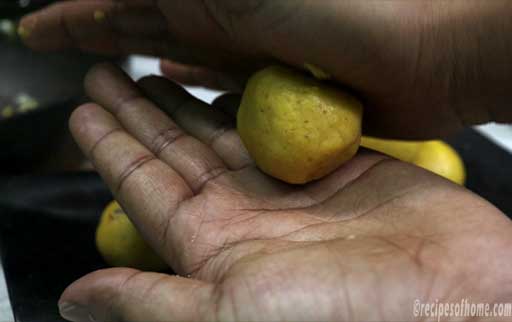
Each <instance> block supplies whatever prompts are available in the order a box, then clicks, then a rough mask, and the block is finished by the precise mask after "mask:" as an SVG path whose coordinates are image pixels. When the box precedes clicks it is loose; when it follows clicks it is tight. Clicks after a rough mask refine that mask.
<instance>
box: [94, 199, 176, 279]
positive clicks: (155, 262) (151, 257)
mask: <svg viewBox="0 0 512 322" xmlns="http://www.w3.org/2000/svg"><path fill="white" fill-rule="evenodd" d="M96 247H97V248H98V251H99V252H100V254H101V256H102V257H103V258H104V259H105V262H107V264H109V265H110V266H119V267H132V268H137V269H140V270H145V271H161V270H165V269H167V268H169V266H168V265H167V264H166V263H165V262H164V261H163V260H162V259H161V258H160V257H159V256H158V255H157V254H156V253H155V252H154V251H153V249H152V248H151V247H150V246H149V245H148V244H147V243H146V242H145V241H144V239H142V236H141V235H140V234H139V232H138V231H137V229H136V228H135V226H134V225H133V224H132V222H131V221H130V218H128V216H127V215H126V213H125V212H124V211H123V209H122V208H121V206H120V205H119V204H118V203H117V202H116V201H112V202H111V203H110V204H109V205H108V206H107V207H106V208H105V210H104V211H103V213H102V215H101V219H100V222H99V224H98V228H97V229H96Z"/></svg>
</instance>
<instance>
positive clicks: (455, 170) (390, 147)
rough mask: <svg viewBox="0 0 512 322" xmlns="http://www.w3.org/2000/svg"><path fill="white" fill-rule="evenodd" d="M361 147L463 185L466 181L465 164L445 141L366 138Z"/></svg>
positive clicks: (363, 139) (362, 140)
mask: <svg viewBox="0 0 512 322" xmlns="http://www.w3.org/2000/svg"><path fill="white" fill-rule="evenodd" d="M361 146H364V147H366V148H369V149H372V150H375V151H379V152H382V153H384V154H387V155H389V156H392V157H394V158H397V159H399V160H402V161H405V162H410V163H413V164H415V165H417V166H419V167H422V168H424V169H427V170H429V171H432V172H434V173H436V174H438V175H440V176H442V177H445V178H447V179H449V180H451V181H453V182H455V183H458V184H461V185H463V184H464V182H465V180H466V170H465V167H464V162H463V161H462V159H461V157H460V156H459V154H458V153H457V152H456V151H455V150H454V149H453V148H452V147H451V146H449V145H448V144H446V143H444V142H443V141H438V140H433V141H400V140H386V139H379V138H374V137H366V136H364V137H363V138H362V139H361Z"/></svg>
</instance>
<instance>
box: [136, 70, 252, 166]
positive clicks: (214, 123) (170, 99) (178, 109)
mask: <svg viewBox="0 0 512 322" xmlns="http://www.w3.org/2000/svg"><path fill="white" fill-rule="evenodd" d="M139 85H140V86H141V88H142V89H143V91H144V92H145V93H146V94H147V95H148V96H149V97H150V98H151V99H152V100H153V101H154V102H155V103H156V104H157V105H158V106H159V107H160V108H162V109H164V110H165V111H166V112H167V113H169V115H171V117H172V118H173V119H174V120H175V121H176V123H178V124H179V125H180V127H181V128H183V129H184V130H185V131H187V132H188V133H190V134H191V135H193V136H194V137H197V138H198V139H199V140H201V141H202V142H203V143H205V144H207V145H208V146H210V147H211V148H212V149H213V150H214V151H215V152H216V153H217V154H218V155H219V157H220V158H222V160H223V161H224V162H225V163H226V165H227V166H228V168H230V169H232V170H238V169H241V168H244V167H246V166H248V165H250V164H252V160H251V158H250V157H249V154H248V152H247V150H246V149H245V147H244V145H243V143H242V141H241V139H240V136H239V135H238V133H237V132H236V130H235V128H234V127H235V124H234V123H235V122H234V119H233V118H232V117H230V116H228V115H227V114H225V113H223V112H222V111H220V110H216V109H213V108H211V107H209V106H208V105H207V104H206V103H204V102H202V101H200V100H197V99H195V98H194V97H192V96H190V95H189V94H187V93H185V92H184V91H183V90H181V89H180V88H178V87H177V86H176V85H175V84H173V83H172V82H170V81H169V80H166V79H164V78H158V77H150V78H145V79H142V80H141V81H140V84H139Z"/></svg>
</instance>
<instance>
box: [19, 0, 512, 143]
mask: <svg viewBox="0 0 512 322" xmlns="http://www.w3.org/2000/svg"><path fill="white" fill-rule="evenodd" d="M97 10H102V11H103V12H105V14H106V15H105V19H104V20H103V21H99V22H98V21H96V20H95V19H94V12H95V11H97ZM511 11H512V3H511V2H510V1H508V0H493V1H484V0H452V1H441V0H433V1H424V0H411V1H402V0H390V1H381V0H365V1H360V0H344V1H339V0H322V1H314V0H302V1H299V0H297V1H295V0H293V1H292V0H290V1H270V0H253V1H238V0H226V1H212V0H186V1H167V0H160V1H152V0H151V1H150V0H136V1H127V0H126V1H118V0H115V1H114V0H106V1H104V0H72V1H65V2H62V3H59V4H56V5H53V6H51V7H49V8H47V9H44V10H42V11H39V12H37V13H34V14H32V15H30V16H28V17H25V18H24V19H23V21H22V25H23V26H24V28H25V29H27V30H29V31H30V32H29V35H28V37H27V38H26V39H25V41H26V43H27V44H28V45H29V46H30V47H32V48H35V49H39V50H57V49H63V48H68V47H78V48H81V49H84V50H88V51H93V52H103V53H111V54H127V53H144V54H150V55H155V56H159V57H164V58H170V59H173V61H174V62H175V63H188V64H192V66H191V67H190V68H192V69H193V71H188V70H186V69H183V68H180V67H179V66H178V67H176V66H174V67H170V68H165V67H164V71H165V70H167V74H168V75H170V76H171V77H172V78H175V79H178V80H182V81H185V82H186V83H190V82H192V83H197V76H198V74H199V75H201V74H202V77H201V78H203V79H205V81H204V83H206V85H209V86H214V87H227V88H230V89H232V88H233V86H231V85H232V84H229V82H227V83H228V84H219V82H218V80H219V79H223V78H225V75H226V73H228V74H229V73H230V74H231V75H232V76H235V77H234V78H235V79H237V80H240V79H243V77H244V76H246V75H247V74H248V73H250V72H251V71H254V70H255V69H257V68H259V67H261V66H263V65H266V64H268V63H269V62H271V61H275V60H278V61H281V62H284V63H287V64H290V65H294V66H296V67H299V68H301V67H302V66H303V64H304V63H305V62H308V63H311V64H315V65H317V66H319V67H321V68H322V69H324V70H326V71H328V72H329V73H330V74H332V75H333V77H334V79H335V81H336V82H337V83H339V84H343V86H348V87H350V88H352V89H353V90H354V91H355V92H356V93H357V94H358V95H359V97H361V98H362V99H363V100H364V101H365V102H364V103H365V106H366V116H365V117H366V119H365V125H366V126H367V129H366V130H367V131H368V133H369V134H377V135H383V136H392V137H401V138H433V137H439V136H444V135H448V134H450V133H453V132H454V131H457V130H459V129H461V128H462V127H463V126H465V125H468V124H476V123H483V122H487V121H502V122H507V121H512V109H510V108H509V106H508V105H509V102H510V101H511V100H512V97H511V95H512V94H511V93H512V81H511V75H512V65H511V64H510V63H509V60H510V58H509V57H511V54H512V53H511V51H512V50H511V48H512V46H511V44H510V42H511V40H510V37H507V35H508V34H510V32H511V31H512V20H510V19H509V18H508V17H509V16H510V14H508V13H510V12H511ZM165 64H166V63H164V65H165ZM197 65H201V66H207V67H209V68H211V69H213V70H215V71H214V72H212V73H213V76H208V77H207V76H205V75H204V71H203V70H198V69H197V68H198V67H197ZM233 71H236V73H237V74H236V75H233ZM173 74H174V75H173ZM240 74H242V75H240ZM220 75H222V76H220ZM208 78H209V79H208ZM204 83H203V84H204ZM221 83H223V82H222V81H221Z"/></svg>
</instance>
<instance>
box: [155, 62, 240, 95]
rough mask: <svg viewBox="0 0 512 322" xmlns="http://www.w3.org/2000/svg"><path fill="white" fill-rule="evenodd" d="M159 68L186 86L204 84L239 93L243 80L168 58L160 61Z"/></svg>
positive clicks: (208, 86) (170, 77)
mask: <svg viewBox="0 0 512 322" xmlns="http://www.w3.org/2000/svg"><path fill="white" fill-rule="evenodd" d="M160 70H161V71H162V73H163V74H164V75H165V77H167V78H169V79H171V80H173V81H175V82H177V83H180V84H183V85H188V86H204V87H207V88H211V89H219V90H226V91H229V92H236V93H240V92H241V91H242V90H243V83H244V81H242V80H239V81H236V80H235V79H234V76H233V75H228V74H226V73H222V72H218V71H215V70H212V69H209V68H206V67H202V66H194V65H186V64H182V63H178V62H174V61H172V60H168V59H162V60H161V61H160Z"/></svg>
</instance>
